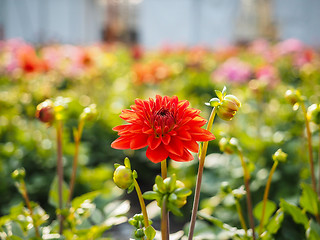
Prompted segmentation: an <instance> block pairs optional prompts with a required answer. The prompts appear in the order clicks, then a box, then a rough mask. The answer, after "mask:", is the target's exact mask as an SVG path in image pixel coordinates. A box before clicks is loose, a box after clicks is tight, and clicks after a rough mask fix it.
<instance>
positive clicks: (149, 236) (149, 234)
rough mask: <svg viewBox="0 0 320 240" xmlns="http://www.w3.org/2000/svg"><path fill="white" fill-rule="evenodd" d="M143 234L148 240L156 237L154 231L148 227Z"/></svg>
mask: <svg viewBox="0 0 320 240" xmlns="http://www.w3.org/2000/svg"><path fill="white" fill-rule="evenodd" d="M144 233H145V234H146V236H147V239H150V240H152V239H154V237H155V236H156V230H154V228H153V227H152V226H148V227H147V228H146V230H145V231H144Z"/></svg>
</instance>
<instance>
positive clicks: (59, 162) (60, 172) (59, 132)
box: [56, 120, 63, 234]
mask: <svg viewBox="0 0 320 240" xmlns="http://www.w3.org/2000/svg"><path fill="white" fill-rule="evenodd" d="M56 128H57V175H58V196H59V209H60V211H61V210H62V181H63V163H62V121H61V120H58V121H57V126H56ZM58 218H59V234H62V232H63V216H62V215H61V213H59V215H58Z"/></svg>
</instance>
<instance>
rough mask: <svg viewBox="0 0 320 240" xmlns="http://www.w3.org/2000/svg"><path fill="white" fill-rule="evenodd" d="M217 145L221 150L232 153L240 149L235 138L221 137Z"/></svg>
mask: <svg viewBox="0 0 320 240" xmlns="http://www.w3.org/2000/svg"><path fill="white" fill-rule="evenodd" d="M219 147H220V151H221V152H224V153H227V154H233V153H235V152H238V151H239V149H240V147H239V143H238V140H237V139H236V138H231V139H228V138H225V137H223V138H221V140H220V141H219Z"/></svg>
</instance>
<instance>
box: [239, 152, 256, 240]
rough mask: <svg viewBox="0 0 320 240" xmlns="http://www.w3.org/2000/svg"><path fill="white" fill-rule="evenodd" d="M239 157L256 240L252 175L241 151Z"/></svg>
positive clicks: (250, 221) (253, 235)
mask: <svg viewBox="0 0 320 240" xmlns="http://www.w3.org/2000/svg"><path fill="white" fill-rule="evenodd" d="M239 157H240V160H241V165H242V168H243V172H244V185H245V187H246V192H247V207H248V216H249V223H250V228H251V229H252V238H253V240H255V239H256V236H255V230H254V219H253V211H252V202H251V191H250V182H249V181H250V173H249V171H248V168H247V164H246V162H245V161H244V157H243V154H242V152H241V151H239Z"/></svg>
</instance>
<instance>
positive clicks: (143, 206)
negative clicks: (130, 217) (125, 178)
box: [133, 179, 149, 240]
mask: <svg viewBox="0 0 320 240" xmlns="http://www.w3.org/2000/svg"><path fill="white" fill-rule="evenodd" d="M133 182H134V187H135V189H136V192H137V195H138V198H139V202H140V207H141V212H142V215H143V222H144V226H145V228H147V227H149V219H148V213H147V209H146V205H145V203H144V200H143V197H142V193H141V189H140V187H139V184H138V182H137V180H136V179H134V180H133ZM147 240H149V239H147Z"/></svg>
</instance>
